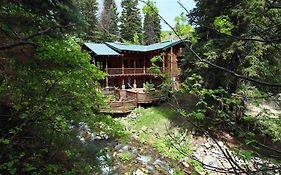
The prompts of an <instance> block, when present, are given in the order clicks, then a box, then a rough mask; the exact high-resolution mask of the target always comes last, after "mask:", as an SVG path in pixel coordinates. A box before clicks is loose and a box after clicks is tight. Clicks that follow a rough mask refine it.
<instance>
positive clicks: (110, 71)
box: [105, 68, 153, 75]
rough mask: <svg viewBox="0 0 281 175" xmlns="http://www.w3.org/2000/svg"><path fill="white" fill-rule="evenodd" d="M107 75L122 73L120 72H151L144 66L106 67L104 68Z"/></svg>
mask: <svg viewBox="0 0 281 175" xmlns="http://www.w3.org/2000/svg"><path fill="white" fill-rule="evenodd" d="M105 71H106V72H107V73H108V74H109V75H119V74H120V75H122V74H138V75H141V74H153V73H152V72H151V71H150V70H149V69H145V68H124V69H122V68H107V69H106V70H105Z"/></svg>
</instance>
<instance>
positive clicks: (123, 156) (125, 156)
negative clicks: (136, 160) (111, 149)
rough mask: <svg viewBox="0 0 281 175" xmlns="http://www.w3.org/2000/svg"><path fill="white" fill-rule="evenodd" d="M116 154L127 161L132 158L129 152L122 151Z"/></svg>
mask: <svg viewBox="0 0 281 175" xmlns="http://www.w3.org/2000/svg"><path fill="white" fill-rule="evenodd" d="M118 156H119V158H120V159H121V160H122V161H129V160H132V159H133V155H132V154H131V153H130V152H122V153H120V154H119V155H118Z"/></svg>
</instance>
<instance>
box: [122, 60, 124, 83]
mask: <svg viewBox="0 0 281 175" xmlns="http://www.w3.org/2000/svg"><path fill="white" fill-rule="evenodd" d="M122 74H124V59H123V57H122ZM123 84H124V83H123Z"/></svg>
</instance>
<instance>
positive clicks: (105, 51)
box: [84, 43, 121, 56]
mask: <svg viewBox="0 0 281 175" xmlns="http://www.w3.org/2000/svg"><path fill="white" fill-rule="evenodd" d="M84 45H85V46H86V47H88V48H89V49H90V50H91V51H92V52H94V53H95V54H96V55H98V56H119V55H121V54H119V53H118V52H116V51H115V50H113V49H111V48H110V47H108V46H107V45H106V44H97V43H84Z"/></svg>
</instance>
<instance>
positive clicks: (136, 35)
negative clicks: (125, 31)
mask: <svg viewBox="0 0 281 175" xmlns="http://www.w3.org/2000/svg"><path fill="white" fill-rule="evenodd" d="M133 44H140V36H139V34H138V33H137V32H135V34H134V40H133Z"/></svg>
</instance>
